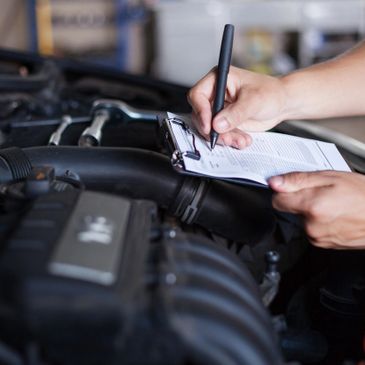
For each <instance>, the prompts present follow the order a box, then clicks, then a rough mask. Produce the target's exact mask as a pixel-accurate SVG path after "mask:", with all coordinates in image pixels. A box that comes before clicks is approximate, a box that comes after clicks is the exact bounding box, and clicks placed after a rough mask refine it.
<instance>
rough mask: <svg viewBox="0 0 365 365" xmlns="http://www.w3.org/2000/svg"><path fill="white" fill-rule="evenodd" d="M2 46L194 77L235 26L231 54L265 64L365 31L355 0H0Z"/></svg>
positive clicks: (310, 55) (316, 51)
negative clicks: (230, 26)
mask: <svg viewBox="0 0 365 365" xmlns="http://www.w3.org/2000/svg"><path fill="white" fill-rule="evenodd" d="M1 5H2V10H1V12H0V46H1V47H6V48H13V49H19V50H26V51H33V52H40V53H42V54H45V55H55V56H67V57H72V58H78V59H83V60H85V59H86V60H88V61H90V62H97V63H100V64H103V65H106V66H108V67H113V68H117V69H119V70H123V71H128V72H131V73H137V74H150V75H153V76H155V77H157V78H159V79H164V80H169V81H173V82H177V83H181V84H185V85H188V86H189V85H192V84H193V83H194V82H195V81H196V80H198V79H199V78H200V77H201V76H202V75H204V74H205V73H206V72H207V70H209V69H210V68H211V67H212V66H214V65H215V64H216V62H217V58H218V50H219V43H220V39H221V35H222V29H223V25H224V24H225V23H233V24H234V25H235V26H236V34H235V43H234V56H233V64H235V65H237V66H242V67H246V68H249V69H252V70H256V71H259V72H264V73H269V74H282V73H286V72H289V71H291V70H292V69H294V68H297V67H301V66H306V65H309V64H312V63H314V62H317V61H320V60H323V59H326V58H329V57H332V56H334V55H336V54H338V53H340V52H342V51H343V50H344V49H346V48H349V47H351V46H352V45H353V44H354V43H356V41H358V40H359V39H361V38H362V37H363V34H364V32H365V1H362V0H317V1H305V0H271V1H270V0H220V1H219V0H2V2H1Z"/></svg>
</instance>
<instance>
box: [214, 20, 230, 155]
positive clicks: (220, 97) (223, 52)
mask: <svg viewBox="0 0 365 365" xmlns="http://www.w3.org/2000/svg"><path fill="white" fill-rule="evenodd" d="M233 33H234V26H233V25H232V24H226V25H225V27H224V32H223V37H222V44H221V49H220V53H219V61H218V70H217V83H216V87H215V99H214V104H213V111H212V119H213V118H214V117H215V116H216V115H217V114H218V113H219V112H220V111H221V110H222V109H223V107H224V99H225V94H226V87H227V76H228V72H229V66H230V65H231V56H232V46H233ZM217 139H218V133H217V132H216V131H215V130H214V129H213V127H212V129H211V131H210V148H211V149H213V148H214V147H215V144H216V143H217Z"/></svg>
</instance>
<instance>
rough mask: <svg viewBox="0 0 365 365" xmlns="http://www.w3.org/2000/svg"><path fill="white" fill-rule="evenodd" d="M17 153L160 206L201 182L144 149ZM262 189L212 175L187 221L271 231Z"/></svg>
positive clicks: (254, 236)
mask: <svg viewBox="0 0 365 365" xmlns="http://www.w3.org/2000/svg"><path fill="white" fill-rule="evenodd" d="M23 152H24V154H25V155H26V156H27V158H28V160H29V161H30V163H31V165H32V166H46V165H48V166H53V167H54V169H55V173H56V175H57V176H61V175H64V174H65V173H66V172H67V171H70V172H73V173H76V174H77V175H78V176H79V177H80V179H81V180H82V182H83V183H84V184H85V187H86V188H87V189H91V190H102V191H109V192H111V193H119V194H122V195H126V196H128V197H131V198H135V199H150V200H153V201H155V202H156V203H157V204H158V205H159V206H160V207H162V208H164V209H168V208H169V207H170V206H171V205H176V197H179V199H181V200H182V201H183V200H186V199H185V197H186V195H187V194H190V195H191V196H192V197H194V194H195V193H196V191H197V190H198V188H197V187H198V186H200V184H201V181H202V179H200V178H198V177H194V178H192V177H191V176H189V177H188V176H185V175H182V174H179V173H177V172H176V171H174V169H173V168H172V167H171V164H170V160H169V158H168V157H167V156H164V155H162V154H159V153H156V152H152V151H148V150H141V149H135V148H104V147H103V148H80V147H31V148H25V149H23ZM8 164H9V161H8ZM4 176H6V175H5V174H4ZM0 179H1V178H0ZM186 181H188V182H189V184H188V186H189V187H190V188H189V189H187V188H186V187H187V184H186V183H185V182H186ZM0 182H1V181H0ZM2 182H4V181H2ZM182 189H185V191H186V192H185V193H184V197H181V195H182V194H180V190H182ZM264 192H265V191H264V190H263V189H258V190H256V191H255V190H254V189H250V188H246V187H244V186H241V185H234V184H229V183H225V182H222V181H218V180H212V181H210V183H209V184H206V187H205V190H204V191H203V192H202V194H201V196H202V198H201V200H200V201H199V208H198V211H197V214H196V216H195V219H194V221H193V222H191V223H197V224H199V225H201V226H203V227H205V228H207V229H208V230H210V231H212V232H215V233H218V234H220V235H223V236H224V237H227V238H230V239H233V240H238V241H243V242H246V243H255V242H257V241H259V240H261V239H263V238H264V237H266V236H268V235H270V234H272V232H273V230H274V228H275V218H274V214H273V211H272V209H271V206H270V203H269V201H270V200H269V199H268V196H267V194H266V193H264ZM187 201H189V199H188V200H187ZM180 214H181V213H179V214H177V213H176V214H175V215H177V216H180Z"/></svg>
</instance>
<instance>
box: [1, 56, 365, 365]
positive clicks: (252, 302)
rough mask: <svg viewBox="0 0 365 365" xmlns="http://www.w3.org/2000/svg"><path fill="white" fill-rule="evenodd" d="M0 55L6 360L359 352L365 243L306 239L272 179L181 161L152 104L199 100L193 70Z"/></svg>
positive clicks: (224, 358)
mask: <svg viewBox="0 0 365 365" xmlns="http://www.w3.org/2000/svg"><path fill="white" fill-rule="evenodd" d="M0 67H1V69H0V105H1V108H0V123H1V124H0V143H1V148H0V201H1V205H0V243H1V251H0V363H1V364H6V365H13V364H14V365H15V364H32V365H38V364H39V365H40V364H49V365H53V364H54V365H56V364H61V365H66V364H67V365H68V364H71V365H72V364H88V365H93V364H95V365H98V364H102V365H109V364H131V365H134V364H144V365H148V364H153V365H155V364H156V365H159V364H161V365H162V364H176V365H195V364H196V365H200V364H217V365H222V364H224V365H230V364H232V365H236V364H237V365H238V364H240V365H242V364H250V365H261V364H262V365H269V364H270V365H276V364H278V365H279V364H282V365H284V364H288V365H289V364H317V365H327V364H328V365H329V364H331V365H333V364H339V365H343V364H357V363H358V362H359V361H360V360H361V359H362V358H363V336H364V328H365V327H364V324H365V311H364V307H365V290H364V288H365V286H364V283H365V281H364V278H365V273H364V264H363V263H364V255H363V252H362V251H357V252H350V251H349V252H344V251H332V250H323V249H318V248H315V247H313V246H311V245H310V244H309V243H308V241H307V239H306V237H305V234H304V232H303V229H302V227H301V221H300V217H297V216H294V215H289V214H283V213H279V212H276V211H274V209H273V208H272V206H271V192H270V191H269V190H268V189H258V188H255V187H248V186H242V185H238V184H234V183H230V182H226V181H221V180H213V179H208V178H202V177H196V176H187V175H181V174H178V173H177V172H176V171H175V170H174V169H173V168H172V167H171V163H170V156H169V151H168V149H167V147H166V145H165V144H164V138H163V135H162V132H161V130H160V128H159V124H158V121H157V115H159V114H160V113H162V112H165V111H167V110H169V111H173V112H176V113H189V112H190V108H189V105H188V103H187V101H186V93H187V91H188V89H187V88H186V87H183V86H179V85H174V84H170V83H165V82H162V81H158V80H153V79H150V78H148V77H142V76H136V75H129V74H124V73H120V72H116V71H111V70H109V69H105V68H101V67H97V66H93V65H90V64H86V63H78V62H75V61H70V60H64V59H56V58H44V57H40V56H38V55H33V54H26V53H18V52H11V51H0ZM277 131H278V132H281V133H293V134H297V135H300V136H303V137H318V136H315V135H309V132H308V131H305V130H300V129H298V128H297V129H293V128H292V127H290V125H285V124H284V125H283V126H281V127H278V129H277ZM341 152H342V153H343V155H344V156H345V157H346V159H347V161H348V162H349V163H350V164H351V166H352V167H353V168H354V170H356V171H359V172H363V171H364V170H365V169H364V166H365V161H364V159H363V158H362V157H361V156H358V155H356V154H354V153H353V152H352V151H351V150H346V148H344V147H343V148H342V150H341Z"/></svg>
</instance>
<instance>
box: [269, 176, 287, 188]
mask: <svg viewBox="0 0 365 365" xmlns="http://www.w3.org/2000/svg"><path fill="white" fill-rule="evenodd" d="M270 184H271V185H273V186H275V187H279V186H281V185H283V184H284V178H283V177H282V176H274V177H272V178H271V179H270Z"/></svg>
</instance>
